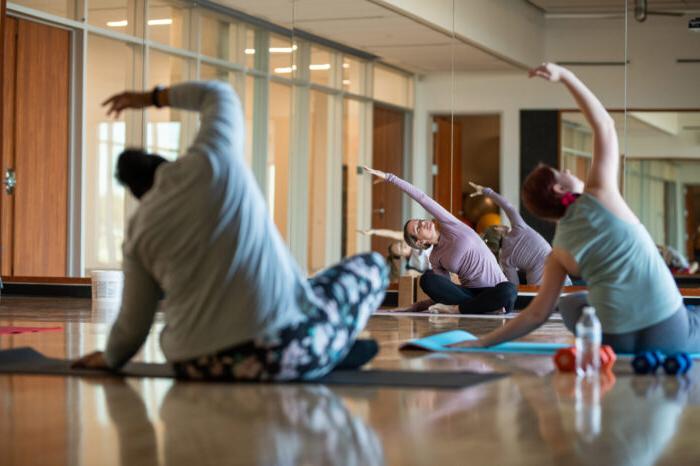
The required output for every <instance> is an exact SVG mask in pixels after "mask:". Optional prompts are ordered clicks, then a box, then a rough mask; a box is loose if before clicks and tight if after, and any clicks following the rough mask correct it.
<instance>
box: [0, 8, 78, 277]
mask: <svg viewBox="0 0 700 466" xmlns="http://www.w3.org/2000/svg"><path fill="white" fill-rule="evenodd" d="M13 30H14V32H15V34H14V37H12V32H13ZM4 37H5V50H4V58H3V61H4V72H3V74H4V77H3V82H4V85H3V94H4V98H3V101H4V112H3V113H4V118H3V120H4V121H3V135H2V136H3V139H4V141H5V143H4V146H3V166H2V175H3V177H6V174H7V172H8V170H12V171H14V173H15V178H16V186H15V188H14V191H13V192H8V190H7V189H6V186H3V190H2V196H1V197H2V204H1V206H2V229H1V230H0V231H1V232H2V238H0V240H1V242H2V246H3V249H2V252H3V257H2V272H3V275H10V276H38V277H41V276H44V277H50V276H54V277H57V276H58V277H60V276H65V275H66V272H67V270H66V265H67V242H68V132H69V118H70V115H69V82H70V32H69V31H66V30H63V29H59V28H55V27H51V26H48V25H45V24H39V23H34V22H31V21H26V20H22V19H14V18H7V22H6V28H5V34H4Z"/></svg>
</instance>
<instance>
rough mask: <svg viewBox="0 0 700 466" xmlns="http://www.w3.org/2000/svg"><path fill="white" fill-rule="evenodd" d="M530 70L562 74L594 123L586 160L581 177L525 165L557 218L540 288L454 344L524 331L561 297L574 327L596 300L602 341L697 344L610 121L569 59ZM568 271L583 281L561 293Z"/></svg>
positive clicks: (535, 200)
mask: <svg viewBox="0 0 700 466" xmlns="http://www.w3.org/2000/svg"><path fill="white" fill-rule="evenodd" d="M530 76H531V77H532V76H538V77H541V78H544V79H545V80H547V81H551V82H561V83H563V84H564V86H566V88H567V89H568V91H569V92H570V93H571V94H572V96H573V97H574V99H575V100H576V103H577V104H578V107H579V108H580V110H581V112H582V113H583V115H584V116H585V118H586V120H587V121H588V123H589V124H590V126H591V128H592V129H593V158H592V161H591V168H590V170H589V173H588V178H587V180H586V183H585V184H584V182H583V181H582V180H580V179H578V178H577V177H575V176H574V175H572V174H571V173H569V171H568V170H564V171H559V170H556V169H555V168H553V167H549V166H547V165H540V166H538V167H537V168H535V169H534V170H533V171H532V172H531V173H530V174H529V175H528V177H527V178H526V179H525V183H524V184H523V202H524V204H525V206H526V207H527V209H528V210H530V211H531V212H532V213H533V214H535V215H536V216H538V217H539V218H542V219H544V220H549V221H553V222H556V224H557V230H556V234H555V235H554V241H553V243H552V253H551V254H550V256H549V258H548V259H547V261H546V263H545V270H544V278H543V281H542V285H541V286H540V290H539V293H538V294H537V296H536V297H535V299H533V300H532V302H531V303H530V305H529V306H528V307H527V308H525V309H524V310H523V311H522V312H520V314H519V315H518V317H516V318H515V319H512V320H510V321H509V322H508V323H507V324H506V325H504V326H503V327H500V328H499V329H497V330H495V331H493V332H491V333H488V334H486V335H482V336H481V337H480V338H479V339H478V340H474V341H469V342H463V343H459V344H457V345H455V346H466V347H479V346H491V345H496V344H499V343H502V342H504V341H508V340H513V339H515V338H519V337H522V336H524V335H526V334H528V333H530V332H532V331H533V330H535V329H536V328H538V327H539V326H540V325H542V324H543V323H544V322H546V321H547V319H548V318H549V315H550V314H551V313H552V311H553V310H554V309H555V308H556V307H557V301H558V308H559V311H560V312H561V315H562V318H563V321H564V325H566V327H567V328H568V329H569V330H571V331H572V332H575V326H576V322H577V321H578V319H579V317H580V316H581V313H582V310H583V308H584V307H585V306H588V305H591V306H593V307H594V308H595V310H596V314H597V315H598V318H599V319H600V323H601V328H602V331H603V343H604V344H607V345H610V346H612V347H613V349H614V350H615V351H618V352H623V353H635V352H639V351H646V350H659V351H662V352H665V353H667V354H668V353H672V352H677V351H687V352H696V351H700V312H698V311H697V310H696V309H694V308H691V307H689V308H686V307H685V305H684V304H683V297H682V296H681V294H680V292H679V291H678V288H677V286H676V283H675V281H674V280H673V276H672V275H671V272H670V271H669V270H668V267H666V264H665V263H664V261H663V260H662V258H661V255H660V254H659V252H658V251H657V249H656V246H655V245H654V242H653V240H652V239H651V236H650V235H649V232H648V231H647V230H646V229H645V228H644V225H642V224H641V223H640V222H639V219H638V218H637V217H636V216H635V215H634V213H633V212H632V210H631V209H630V208H629V206H628V205H627V203H626V202H625V200H624V198H623V197H622V193H621V192H620V188H619V185H618V177H619V170H620V155H619V152H618V150H619V148H618V140H617V132H616V130H615V122H614V121H613V119H612V118H611V117H610V115H609V114H608V112H607V111H606V110H605V107H603V104H601V103H600V101H599V100H598V99H597V98H596V96H595V95H594V94H593V93H592V92H591V91H590V90H589V89H588V88H587V87H586V86H585V85H584V84H583V83H582V82H581V81H580V80H579V79H578V78H577V77H576V76H575V75H574V74H573V73H572V72H571V71H569V70H567V69H566V68H562V67H561V66H558V65H555V64H552V63H544V64H542V66H540V67H538V68H535V69H533V70H531V71H530ZM567 273H568V274H569V275H572V276H580V277H582V278H583V279H584V280H585V281H586V283H587V285H588V291H587V292H582V293H575V294H570V295H567V296H564V297H562V298H561V299H559V294H560V292H561V288H562V285H563V284H564V279H565V278H566V275H567Z"/></svg>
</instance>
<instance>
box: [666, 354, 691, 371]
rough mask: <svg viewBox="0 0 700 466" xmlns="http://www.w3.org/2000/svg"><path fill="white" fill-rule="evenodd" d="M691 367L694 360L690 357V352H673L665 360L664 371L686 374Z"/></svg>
mask: <svg viewBox="0 0 700 466" xmlns="http://www.w3.org/2000/svg"><path fill="white" fill-rule="evenodd" d="M691 367H693V360H692V359H690V356H688V353H676V354H672V355H671V356H669V357H667V358H666V360H665V361H664V371H666V373H667V374H668V375H681V374H685V373H686V372H688V371H689V370H690V368H691Z"/></svg>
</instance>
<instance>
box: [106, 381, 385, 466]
mask: <svg viewBox="0 0 700 466" xmlns="http://www.w3.org/2000/svg"><path fill="white" fill-rule="evenodd" d="M101 380H104V379H101ZM100 385H102V387H103V389H104V394H105V401H106V405H107V412H108V413H109V417H110V420H111V421H112V424H113V425H114V427H115V430H116V432H117V436H118V442H119V460H120V464H121V465H122V466H130V465H132V464H149V465H151V464H152V465H155V464H164V465H165V466H168V465H173V466H174V465H180V464H188V465H198V466H200V465H201V466H204V465H214V464H222V463H223V464H246V465H253V464H261V465H275V466H284V465H289V466H293V465H299V464H342V465H349V466H365V465H367V466H378V465H382V464H384V451H383V449H382V444H381V442H380V441H379V438H378V437H377V434H376V433H375V432H374V431H373V430H372V429H371V428H370V427H368V426H367V425H366V424H365V423H364V422H363V420H362V419H361V418H360V417H358V416H354V415H353V414H352V413H351V412H350V411H349V410H348V409H347V408H346V406H345V404H344V403H343V400H342V399H341V398H340V397H338V395H336V394H335V393H334V392H333V391H332V390H330V389H329V388H328V387H325V386H323V385H285V386H279V385H278V386H275V385H258V386H250V385H248V386H238V387H236V389H235V390H232V389H231V387H230V386H225V385H218V384H207V385H201V384H189V383H174V384H172V386H171V387H170V389H169V390H168V392H167V394H166V395H165V397H164V398H163V401H162V403H161V406H160V409H159V411H158V413H159V416H160V420H161V421H162V423H163V430H164V436H163V444H162V445H160V448H159V445H158V438H157V436H156V435H155V428H154V426H153V423H152V422H151V420H150V419H149V416H148V412H147V409H146V405H145V403H144V400H143V399H142V397H141V395H140V394H139V393H138V392H137V391H136V390H134V388H133V387H132V386H131V385H130V384H129V383H127V382H124V381H123V380H121V379H116V381H114V380H105V381H104V382H102V383H100ZM159 451H162V452H163V457H162V459H161V460H159V458H158V452H159Z"/></svg>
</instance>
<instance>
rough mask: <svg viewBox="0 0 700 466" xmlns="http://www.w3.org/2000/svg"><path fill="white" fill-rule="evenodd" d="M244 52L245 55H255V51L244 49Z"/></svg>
mask: <svg viewBox="0 0 700 466" xmlns="http://www.w3.org/2000/svg"><path fill="white" fill-rule="evenodd" d="M244 52H245V54H246V55H255V49H245V50H244Z"/></svg>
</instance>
